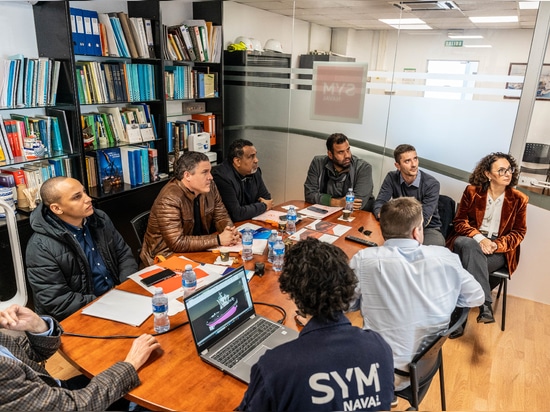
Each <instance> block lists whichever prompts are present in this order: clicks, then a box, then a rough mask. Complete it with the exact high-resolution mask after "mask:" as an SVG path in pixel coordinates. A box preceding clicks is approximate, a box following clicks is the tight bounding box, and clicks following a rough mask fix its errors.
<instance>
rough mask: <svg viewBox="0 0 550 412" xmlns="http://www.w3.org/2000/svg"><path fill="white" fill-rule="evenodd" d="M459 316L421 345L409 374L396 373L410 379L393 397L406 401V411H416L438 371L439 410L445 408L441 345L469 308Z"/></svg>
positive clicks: (461, 322)
mask: <svg viewBox="0 0 550 412" xmlns="http://www.w3.org/2000/svg"><path fill="white" fill-rule="evenodd" d="M461 310H462V312H461V313H460V316H458V317H457V318H456V321H455V320H454V318H453V319H452V320H451V322H453V321H454V323H452V324H450V325H449V328H448V329H447V330H445V331H443V332H440V333H438V334H437V335H436V336H431V337H428V338H427V339H426V340H425V341H424V342H423V343H422V345H420V349H419V351H418V353H417V355H416V356H415V357H414V358H413V360H412V361H411V362H410V363H409V372H408V373H407V372H403V371H396V373H398V374H399V375H403V376H406V375H408V376H409V377H410V379H411V385H410V386H409V387H407V388H405V389H403V390H400V391H396V392H395V395H396V396H398V397H400V398H403V399H406V400H407V401H408V402H409V404H410V405H411V406H410V408H408V409H407V410H408V411H417V410H418V407H419V405H420V403H421V402H422V400H423V399H424V396H426V393H427V392H428V389H429V388H430V384H431V383H432V379H433V377H434V376H435V374H436V372H437V371H439V390H440V392H441V410H442V411H445V410H446V408H447V405H446V401H445V380H444V375H443V354H442V352H441V350H442V347H443V344H444V343H445V342H446V341H447V339H448V338H449V335H450V334H451V333H453V332H454V331H455V330H456V329H457V328H458V327H460V326H461V325H462V324H463V323H464V321H465V320H466V318H467V317H468V313H469V311H470V308H461Z"/></svg>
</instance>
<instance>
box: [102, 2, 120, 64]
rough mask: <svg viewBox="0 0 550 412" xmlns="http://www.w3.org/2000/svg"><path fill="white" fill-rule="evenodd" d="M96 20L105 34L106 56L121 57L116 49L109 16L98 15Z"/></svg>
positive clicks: (105, 14) (104, 14) (116, 45)
mask: <svg viewBox="0 0 550 412" xmlns="http://www.w3.org/2000/svg"><path fill="white" fill-rule="evenodd" d="M98 19H99V22H100V23H101V24H102V25H103V27H104V28H105V32H106V34H107V41H106V42H107V48H108V55H109V56H111V57H122V55H121V54H120V51H119V48H118V44H117V39H116V37H115V31H114V28H113V25H112V23H111V19H110V17H109V15H108V14H107V13H98Z"/></svg>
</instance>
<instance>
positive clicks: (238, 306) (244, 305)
mask: <svg viewBox="0 0 550 412" xmlns="http://www.w3.org/2000/svg"><path fill="white" fill-rule="evenodd" d="M184 302H185V308H186V310H187V317H188V318H189V324H190V325H191V331H192V333H193V338H194V339H195V345H196V346H197V350H198V351H199V354H200V353H202V352H203V351H204V350H205V349H207V348H209V347H210V346H211V345H213V344H214V343H215V342H217V341H218V340H220V339H221V338H223V337H224V336H226V335H227V333H229V332H230V331H232V330H234V329H235V328H236V327H238V326H239V325H240V324H241V323H243V322H244V321H246V320H247V319H248V318H250V316H252V315H254V313H255V312H254V305H253V303H252V296H251V294H250V289H249V287H248V282H247V279H246V272H245V270H244V267H243V266H241V267H239V268H237V269H235V270H234V271H233V272H231V273H229V274H228V275H225V276H224V277H223V278H221V279H219V280H217V281H216V282H214V283H212V284H210V285H208V286H205V287H204V288H203V289H200V290H198V291H197V292H195V293H194V294H193V295H191V296H189V297H187V298H185V299H184Z"/></svg>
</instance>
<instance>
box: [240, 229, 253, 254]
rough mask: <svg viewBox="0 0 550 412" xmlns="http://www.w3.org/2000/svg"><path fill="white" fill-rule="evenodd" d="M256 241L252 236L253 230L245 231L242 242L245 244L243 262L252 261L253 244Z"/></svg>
mask: <svg viewBox="0 0 550 412" xmlns="http://www.w3.org/2000/svg"><path fill="white" fill-rule="evenodd" d="M253 239H254V235H253V234H252V230H250V229H245V230H244V232H243V236H242V242H243V260H245V261H246V260H252V242H253Z"/></svg>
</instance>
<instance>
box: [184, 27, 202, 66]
mask: <svg viewBox="0 0 550 412" xmlns="http://www.w3.org/2000/svg"><path fill="white" fill-rule="evenodd" d="M187 27H188V28H189V35H190V36H191V41H192V42H193V48H194V50H195V56H196V58H197V60H196V61H198V62H204V61H206V59H205V56H204V50H203V48H202V40H201V35H200V31H199V27H198V26H187Z"/></svg>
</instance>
